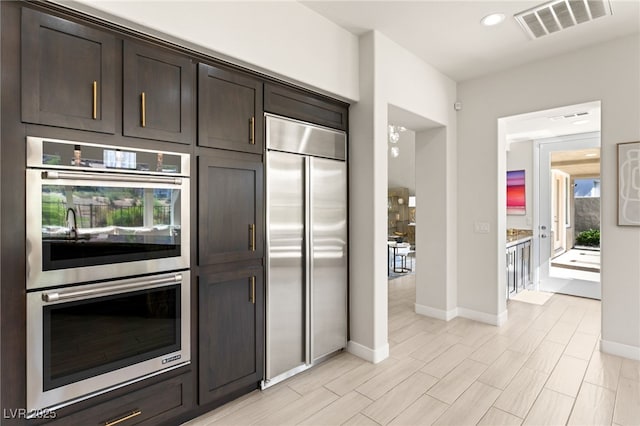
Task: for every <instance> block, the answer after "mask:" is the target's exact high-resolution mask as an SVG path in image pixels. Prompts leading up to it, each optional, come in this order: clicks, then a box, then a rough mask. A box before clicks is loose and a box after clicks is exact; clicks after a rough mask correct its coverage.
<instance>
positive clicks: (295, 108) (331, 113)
mask: <svg viewBox="0 0 640 426" xmlns="http://www.w3.org/2000/svg"><path fill="white" fill-rule="evenodd" d="M264 110H265V111H267V112H272V113H274V114H278V115H283V116H285V117H291V118H296V119H298V120H302V121H308V122H310V123H315V124H320V125H321V126H327V127H332V128H334V129H340V130H347V129H348V128H349V125H348V116H349V105H348V104H345V103H344V102H340V101H337V100H335V99H330V98H327V97H324V96H321V95H318V94H317V93H311V92H308V91H304V90H300V89H296V88H293V87H288V86H284V85H280V84H275V83H268V84H265V85H264Z"/></svg>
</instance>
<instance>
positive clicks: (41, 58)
mask: <svg viewBox="0 0 640 426" xmlns="http://www.w3.org/2000/svg"><path fill="white" fill-rule="evenodd" d="M21 37H22V121H24V122H27V123H35V124H44V125H48V126H57V127H66V128H72V129H80V130H91V131H96V132H103V133H114V131H115V106H116V92H117V88H116V66H117V65H119V61H117V51H118V49H117V46H116V40H115V38H114V37H113V36H111V35H110V34H107V33H104V32H102V31H98V30H94V29H92V28H89V27H86V26H84V25H80V24H76V23H73V22H70V21H67V20H64V19H61V18H57V17H54V16H50V15H46V14H44V13H40V12H36V11H34V10H30V9H26V8H24V9H22V35H21Z"/></svg>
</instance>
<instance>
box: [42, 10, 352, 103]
mask: <svg viewBox="0 0 640 426" xmlns="http://www.w3.org/2000/svg"><path fill="white" fill-rule="evenodd" d="M53 1H54V2H56V3H60V4H63V5H65V6H67V7H70V8H74V9H76V10H79V11H82V12H85V13H88V14H91V15H94V16H97V17H99V18H102V19H105V20H108V21H111V22H115V23H117V24H120V25H123V26H126V27H128V28H133V29H136V30H138V31H140V32H142V33H145V34H149V35H153V36H156V37H158V38H161V39H164V40H167V41H171V42H174V43H176V44H178V45H181V46H184V47H188V48H191V49H193V50H196V51H199V52H202V53H205V54H209V55H211V56H214V57H217V58H221V59H225V60H227V61H229V62H231V63H234V64H237V65H242V66H246V67H248V68H251V69H254V70H256V71H263V72H265V73H266V74H269V75H271V76H276V77H280V78H282V79H284V80H287V81H290V82H293V83H297V84H300V85H304V86H307V87H309V88H312V89H315V90H317V91H321V92H323V93H327V94H330V95H333V96H337V97H340V98H343V99H346V100H357V99H358V38H357V37H356V36H354V35H353V34H351V33H349V32H348V31H346V30H345V29H343V28H341V27H339V26H338V25H336V24H334V23H333V22H331V21H329V20H327V19H326V18H324V17H322V16H321V15H318V14H317V13H316V12H314V11H312V10H311V9H309V8H307V7H305V6H303V5H301V4H300V3H298V2H293V1H279V2H278V1H158V0H148V1H140V0H138V1H100V0H71V1H70V0H53Z"/></svg>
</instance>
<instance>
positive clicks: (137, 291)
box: [26, 271, 191, 411]
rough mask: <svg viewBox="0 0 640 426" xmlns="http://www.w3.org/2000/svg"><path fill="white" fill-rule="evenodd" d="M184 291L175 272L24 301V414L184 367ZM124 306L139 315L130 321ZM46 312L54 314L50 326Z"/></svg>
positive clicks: (187, 354)
mask: <svg viewBox="0 0 640 426" xmlns="http://www.w3.org/2000/svg"><path fill="white" fill-rule="evenodd" d="M190 286H191V279H190V273H189V271H180V272H176V273H171V274H163V275H155V276H147V277H139V278H132V279H127V280H119V281H111V282H103V283H96V284H88V285H80V286H74V287H64V288H59V289H50V290H41V291H33V292H29V293H27V359H26V362H27V407H26V408H27V410H29V411H32V410H39V409H44V408H50V409H53V410H55V409H57V408H60V407H64V406H66V405H69V404H72V403H75V402H78V401H82V400H84V399H88V398H90V397H93V396H96V395H99V394H101V393H105V392H108V391H110V390H113V389H116V388H119V387H122V386H126V385H128V384H130V383H134V382H136V381H140V380H143V379H145V378H148V377H151V376H154V375H157V374H161V373H163V372H166V371H168V370H172V369H175V368H178V367H181V366H184V365H186V364H189V363H190V360H191V343H190V342H191V339H190V335H191V331H190V330H191V327H190V320H189V319H190V315H189V308H190V304H191V297H190ZM164 289H171V292H172V293H173V294H175V295H176V296H177V297H175V298H171V299H170V298H166V297H163V296H165V294H163V293H164V292H163V290H164ZM128 299H135V300H136V301H137V302H136V303H137V306H142V305H143V304H144V308H141V309H140V310H139V311H136V314H131V315H130V312H128V311H126V309H124V308H125V307H131V306H132V304H131V303H129V304H127V301H128ZM178 299H179V304H178ZM170 303H172V304H170ZM96 306H102V307H105V306H110V307H109V309H108V310H107V311H106V312H105V311H104V310H103V311H102V312H101V311H100V309H96ZM145 309H146V310H147V312H146V313H145V312H143V311H145ZM54 311H58V312H62V314H59V315H57V317H56V318H57V319H56V321H55V324H54V323H53V321H52V318H53V312H54ZM168 319H171V320H170V321H169V320H168ZM168 322H169V323H170V325H169V327H167V323H168ZM90 324H93V325H94V326H95V327H92V326H91V325H90ZM136 327H137V331H136ZM69 329H73V330H75V331H73V332H68V333H67V332H65V330H69ZM54 334H55V335H56V336H57V338H56V342H55V344H54V342H53V340H52V336H53V335H54ZM167 339H168V340H169V341H171V344H166V341H167ZM156 341H161V342H164V343H163V344H162V345H161V346H157V345H155V343H154V342H156ZM89 342H93V343H94V345H93V346H95V347H94V348H93V349H92V347H91V345H90V344H89ZM122 342H127V345H128V346H127V345H122ZM74 358H75V359H74ZM103 363H106V364H103ZM89 372H94V373H95V374H87V373H89Z"/></svg>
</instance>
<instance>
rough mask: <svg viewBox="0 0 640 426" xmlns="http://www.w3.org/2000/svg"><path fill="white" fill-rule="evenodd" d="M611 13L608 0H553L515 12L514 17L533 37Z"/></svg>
mask: <svg viewBox="0 0 640 426" xmlns="http://www.w3.org/2000/svg"><path fill="white" fill-rule="evenodd" d="M611 14H612V11H611V3H610V0H554V1H550V2H548V3H544V4H541V5H540V6H536V7H534V8H532V9H528V10H525V11H524V12H520V13H517V14H516V15H515V18H516V20H517V21H518V23H519V24H520V26H521V27H522V29H523V30H524V31H525V32H526V33H527V34H528V35H529V37H531V38H533V39H535V38H540V37H542V36H545V35H547V34H551V33H555V32H558V31H561V30H564V29H567V28H569V27H572V26H574V25H578V24H582V23H584V22H589V21H593V20H594V19H597V18H601V17H603V16H607V15H611Z"/></svg>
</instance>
